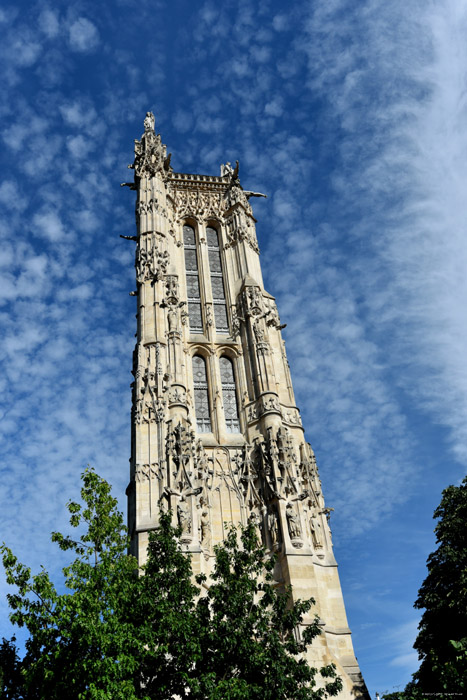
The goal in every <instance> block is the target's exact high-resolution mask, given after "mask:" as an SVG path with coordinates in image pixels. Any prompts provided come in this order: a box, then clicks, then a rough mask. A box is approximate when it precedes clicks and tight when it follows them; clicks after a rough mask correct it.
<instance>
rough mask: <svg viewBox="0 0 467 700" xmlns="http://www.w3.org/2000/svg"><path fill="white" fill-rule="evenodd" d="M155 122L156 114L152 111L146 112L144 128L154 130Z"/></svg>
mask: <svg viewBox="0 0 467 700" xmlns="http://www.w3.org/2000/svg"><path fill="white" fill-rule="evenodd" d="M155 123H156V122H155V119H154V114H153V113H152V112H146V116H145V118H144V130H145V131H154V127H155Z"/></svg>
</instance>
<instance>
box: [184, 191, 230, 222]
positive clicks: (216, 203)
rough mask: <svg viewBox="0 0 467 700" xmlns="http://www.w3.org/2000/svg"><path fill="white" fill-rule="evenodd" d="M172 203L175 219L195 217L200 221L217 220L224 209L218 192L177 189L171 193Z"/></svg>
mask: <svg viewBox="0 0 467 700" xmlns="http://www.w3.org/2000/svg"><path fill="white" fill-rule="evenodd" d="M172 201H173V203H174V210H175V212H176V216H177V219H181V218H183V217H186V216H196V217H197V218H201V219H203V218H204V219H206V218H209V217H215V218H219V217H221V216H222V214H223V210H224V208H225V203H224V201H223V199H222V194H221V192H220V191H212V190H203V189H193V190H189V189H187V190H180V189H177V190H175V191H173V193H172Z"/></svg>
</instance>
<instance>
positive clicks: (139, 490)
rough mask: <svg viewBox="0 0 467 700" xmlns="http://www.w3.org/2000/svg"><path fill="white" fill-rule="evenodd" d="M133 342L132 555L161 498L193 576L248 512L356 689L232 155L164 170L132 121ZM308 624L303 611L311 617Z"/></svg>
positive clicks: (327, 544) (314, 656)
mask: <svg viewBox="0 0 467 700" xmlns="http://www.w3.org/2000/svg"><path fill="white" fill-rule="evenodd" d="M129 167H130V168H133V169H134V174H135V180H134V183H125V184H127V185H129V187H130V188H131V189H134V190H136V221H137V236H129V237H128V238H130V239H131V240H135V241H136V262H135V267H136V284H137V288H136V291H134V292H132V294H133V295H134V296H136V298H137V341H136V347H135V351H134V357H133V374H134V383H133V406H132V448H131V460H130V461H131V473H130V483H129V486H128V490H127V494H128V502H129V527H130V532H131V536H132V543H133V544H132V546H133V552H134V554H135V555H136V556H137V557H138V559H139V560H140V561H141V562H142V561H144V559H145V556H146V548H147V542H148V533H149V531H150V530H152V529H154V528H155V527H156V526H157V523H158V515H159V512H160V508H165V509H167V508H168V507H170V508H171V509H172V512H173V514H174V520H176V521H178V524H179V525H180V527H181V529H182V535H181V541H182V544H183V546H184V548H185V549H186V550H187V551H188V552H190V553H191V555H192V560H193V568H194V570H195V571H196V572H199V571H203V572H205V573H207V574H209V571H210V567H211V566H212V557H213V546H214V545H215V544H216V543H217V542H220V541H222V539H223V537H224V535H225V524H226V523H229V522H233V523H242V524H246V523H247V522H248V521H252V522H253V523H254V524H255V527H256V528H257V532H258V536H259V538H260V540H261V541H262V543H263V544H264V546H265V547H266V548H267V549H269V550H271V551H273V552H276V553H277V557H278V559H277V565H276V576H277V580H278V582H279V584H281V583H282V584H284V585H286V584H292V586H293V595H294V596H296V597H298V598H302V599H303V598H309V597H310V596H312V597H313V598H315V600H316V606H314V608H313V609H312V616H313V617H314V614H315V613H317V614H318V615H319V617H320V620H321V622H322V630H323V632H322V634H321V636H320V637H319V638H318V639H316V640H315V642H314V644H313V645H312V647H311V650H310V659H309V660H310V662H311V663H312V664H313V665H322V664H323V663H330V662H334V663H335V664H336V666H337V670H338V673H339V675H340V676H341V677H342V679H343V681H344V691H343V693H342V694H341V695H340V697H342V698H344V697H345V698H355V697H356V696H359V695H361V694H362V693H363V694H364V693H365V689H364V685H363V681H362V678H361V675H360V670H359V667H358V664H357V661H356V658H355V655H354V651H353V647H352V641H351V636H350V630H349V628H348V624H347V618H346V614H345V609H344V603H343V598H342V592H341V588H340V583H339V578H338V573H337V565H336V561H335V559H334V556H333V551H332V541H331V532H330V529H329V509H327V508H326V507H325V503H324V500H323V494H322V491H321V482H320V479H319V476H318V470H317V467H316V461H315V456H314V454H313V450H312V449H311V447H310V445H309V444H308V443H307V442H306V441H305V437H304V430H303V427H302V422H301V419H300V412H299V409H298V408H297V406H296V405H295V399H294V392H293V388H292V382H291V378H290V372H289V365H288V362H287V357H286V352H285V345H284V341H283V340H282V335H281V329H282V328H283V326H282V325H281V321H280V319H279V314H278V311H277V307H276V304H275V301H274V297H272V296H271V295H270V294H268V292H266V290H265V289H264V285H263V280H262V275H261V267H260V262H259V248H258V244H257V240H256V234H255V219H254V217H253V212H252V209H251V205H250V201H249V200H250V199H251V198H252V197H257V196H262V195H259V194H258V193H256V192H249V191H246V190H244V189H243V188H242V186H241V185H240V180H239V177H238V164H237V166H236V167H235V168H232V167H231V166H230V164H229V163H227V164H226V165H223V166H221V172H220V175H217V176H216V175H191V174H186V173H176V172H174V171H173V169H172V167H171V165H170V154H169V155H167V153H166V148H165V146H164V145H163V144H162V142H161V138H160V135H159V134H156V133H155V131H154V115H153V114H152V113H148V114H147V115H146V119H145V120H144V134H143V136H142V137H141V140H136V141H135V160H134V163H133V164H132V165H131V166H129ZM311 619H312V618H310V621H311Z"/></svg>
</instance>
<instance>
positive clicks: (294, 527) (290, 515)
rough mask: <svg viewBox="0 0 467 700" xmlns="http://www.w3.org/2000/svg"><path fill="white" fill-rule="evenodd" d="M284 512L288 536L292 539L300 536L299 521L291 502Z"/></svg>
mask: <svg viewBox="0 0 467 700" xmlns="http://www.w3.org/2000/svg"><path fill="white" fill-rule="evenodd" d="M285 512H286V517H287V525H288V526H289V534H290V537H291V539H292V540H296V539H298V538H300V537H301V534H302V532H301V528H300V521H299V519H298V516H297V514H296V513H295V512H294V509H293V506H292V504H291V503H289V504H288V505H287V508H286V509H285Z"/></svg>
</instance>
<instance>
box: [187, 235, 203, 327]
mask: <svg viewBox="0 0 467 700" xmlns="http://www.w3.org/2000/svg"><path fill="white" fill-rule="evenodd" d="M183 244H184V247H185V273H186V288H187V297H188V318H189V320H190V330H191V331H192V332H193V333H202V332H203V317H202V315H201V295H200V291H199V273H198V255H197V253H196V238H195V230H194V228H193V227H192V226H188V225H186V226H184V227H183Z"/></svg>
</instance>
